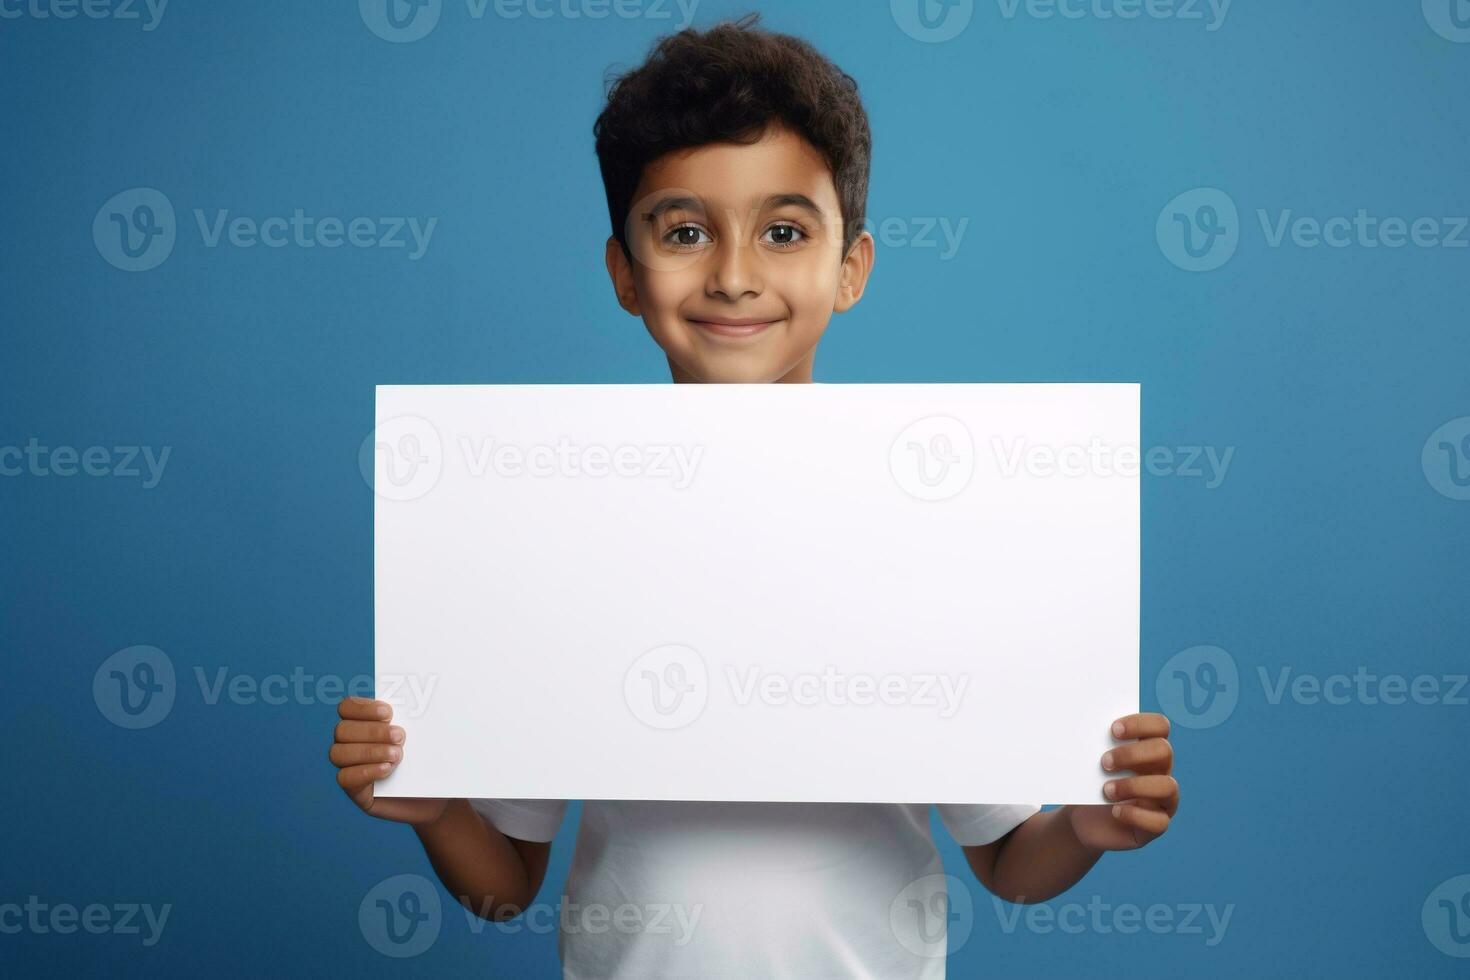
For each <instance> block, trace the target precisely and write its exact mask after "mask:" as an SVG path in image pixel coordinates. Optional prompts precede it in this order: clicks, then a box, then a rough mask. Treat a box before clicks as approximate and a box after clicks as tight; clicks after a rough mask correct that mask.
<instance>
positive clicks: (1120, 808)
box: [1113, 803, 1123, 817]
mask: <svg viewBox="0 0 1470 980" xmlns="http://www.w3.org/2000/svg"><path fill="white" fill-rule="evenodd" d="M1122 815H1123V805H1122V804H1121V803H1120V804H1118V805H1117V806H1115V807H1113V816H1115V817H1121V816H1122Z"/></svg>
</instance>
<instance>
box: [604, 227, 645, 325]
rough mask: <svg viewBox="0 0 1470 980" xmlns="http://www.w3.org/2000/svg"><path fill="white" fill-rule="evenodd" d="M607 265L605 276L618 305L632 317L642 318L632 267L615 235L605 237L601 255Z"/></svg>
mask: <svg viewBox="0 0 1470 980" xmlns="http://www.w3.org/2000/svg"><path fill="white" fill-rule="evenodd" d="M603 261H605V262H606V263H607V274H608V277H609V278H611V279H612V284H613V291H614V292H616V293H617V294H618V305H619V306H621V307H622V308H623V309H625V310H627V311H628V312H629V313H631V314H633V315H634V316H642V315H643V312H642V309H641V308H640V307H639V305H638V287H637V285H636V284H635V283H634V281H633V265H632V263H631V262H629V261H628V256H626V255H625V254H623V246H622V245H620V244H618V239H617V236H616V235H608V236H607V248H606V250H605V251H604V254H603Z"/></svg>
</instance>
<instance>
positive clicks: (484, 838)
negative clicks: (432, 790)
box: [413, 799, 551, 921]
mask: <svg viewBox="0 0 1470 980" xmlns="http://www.w3.org/2000/svg"><path fill="white" fill-rule="evenodd" d="M413 829H414V832H415V833H417V834H418V835H419V840H420V841H421V842H422V843H423V845H424V852H425V853H426V854H428V856H429V863H430V864H432V865H433V866H434V871H435V873H436V874H438V875H439V880H440V881H441V882H443V883H444V887H445V888H447V889H448V890H449V893H450V894H451V895H453V896H454V897H455V898H457V899H459V902H460V904H461V905H463V906H464V907H465V908H466V909H468V910H469V911H471V912H473V913H475V914H476V915H478V916H479V917H480V918H482V919H492V920H495V921H503V920H505V919H512V918H514V917H515V916H517V915H519V914H520V913H521V912H522V911H523V910H524V909H525V908H526V906H528V905H530V904H531V902H532V901H534V900H535V898H536V893H537V892H539V891H540V890H541V882H542V880H543V879H544V878H545V877H546V865H547V862H548V860H549V859H550V856H551V842H550V841H527V840H519V839H518V838H515V837H510V836H508V835H506V834H503V833H501V832H500V831H499V830H497V829H495V828H494V827H493V826H491V825H490V821H488V820H486V819H485V818H484V817H482V816H481V815H480V814H479V813H477V812H475V809H474V807H472V806H471V805H470V802H469V800H463V799H455V800H450V801H449V805H448V806H446V807H445V808H444V813H443V815H441V816H440V817H439V819H437V820H435V821H434V822H432V823H429V824H423V825H417V824H416V825H415V826H414V828H413Z"/></svg>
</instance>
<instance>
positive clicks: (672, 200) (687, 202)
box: [643, 197, 704, 222]
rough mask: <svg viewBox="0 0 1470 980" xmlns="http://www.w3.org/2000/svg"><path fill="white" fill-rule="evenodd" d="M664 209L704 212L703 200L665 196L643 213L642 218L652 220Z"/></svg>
mask: <svg viewBox="0 0 1470 980" xmlns="http://www.w3.org/2000/svg"><path fill="white" fill-rule="evenodd" d="M665 211H697V212H699V213H700V214H703V213H704V202H703V201H701V200H700V199H699V198H697V197H666V198H664V199H663V200H662V201H659V202H658V203H657V204H655V205H654V206H653V207H651V208H649V209H648V211H647V212H645V213H644V215H643V220H644V221H648V222H652V221H654V220H655V219H656V218H658V216H659V215H661V214H663V213H664V212H665Z"/></svg>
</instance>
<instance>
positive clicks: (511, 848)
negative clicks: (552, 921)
mask: <svg viewBox="0 0 1470 980" xmlns="http://www.w3.org/2000/svg"><path fill="white" fill-rule="evenodd" d="M337 715H338V717H339V718H340V719H341V721H339V722H338V723H337V726H336V728H334V729H333V735H332V747H331V750H330V752H329V758H330V759H331V762H332V765H334V766H336V767H337V784H338V785H339V786H341V787H342V789H343V791H344V792H345V793H346V794H347V796H348V798H350V799H351V800H352V802H353V803H355V804H357V806H358V807H360V808H361V809H362V810H363V811H364V812H365V813H368V814H370V815H371V816H374V817H377V818H378V819H380V820H390V821H393V822H395V823H406V824H408V825H410V826H411V827H413V829H414V832H415V833H417V834H418V836H419V840H420V841H421V842H422V843H423V845H424V851H425V852H426V853H427V854H428V856H429V863H430V864H432V865H433V866H434V871H435V873H436V874H438V876H439V880H440V881H441V882H443V883H444V887H445V888H447V889H448V890H449V893H450V894H451V895H453V896H454V897H455V898H457V899H458V900H459V902H460V904H461V905H463V906H464V907H465V908H467V909H469V910H470V911H471V912H473V913H475V914H476V915H478V916H480V917H481V918H484V919H493V920H496V921H501V920H505V919H511V918H514V917H515V916H517V915H519V914H520V913H521V911H522V910H523V909H524V908H525V907H526V906H527V905H529V904H531V902H532V901H533V900H534V899H535V897H536V893H537V892H538V891H540V890H541V882H542V880H543V879H544V878H545V877H546V864H547V861H548V859H549V857H550V854H551V843H550V842H549V841H546V842H541V841H526V840H520V839H518V838H515V837H511V836H509V835H508V834H504V833H501V831H500V830H498V829H497V828H496V827H495V826H493V825H492V824H491V823H490V821H489V820H487V819H486V818H485V817H483V816H481V815H480V814H479V813H478V812H476V810H475V808H474V807H473V806H472V805H471V804H470V802H469V800H464V799H418V798H408V797H397V798H393V797H390V798H377V797H375V796H374V794H373V787H374V786H375V785H376V784H377V783H378V781H379V780H381V779H384V778H386V777H387V776H388V775H389V774H390V773H391V772H392V771H393V770H394V769H396V768H397V767H398V764H399V762H401V761H402V760H403V753H404V750H405V744H404V743H405V738H406V734H407V733H406V732H404V730H403V729H402V728H400V727H399V726H397V725H394V724H392V721H393V708H392V706H391V705H389V704H387V703H386V702H383V701H374V700H371V699H369V698H344V699H343V700H342V701H341V703H340V704H338V705H337Z"/></svg>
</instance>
